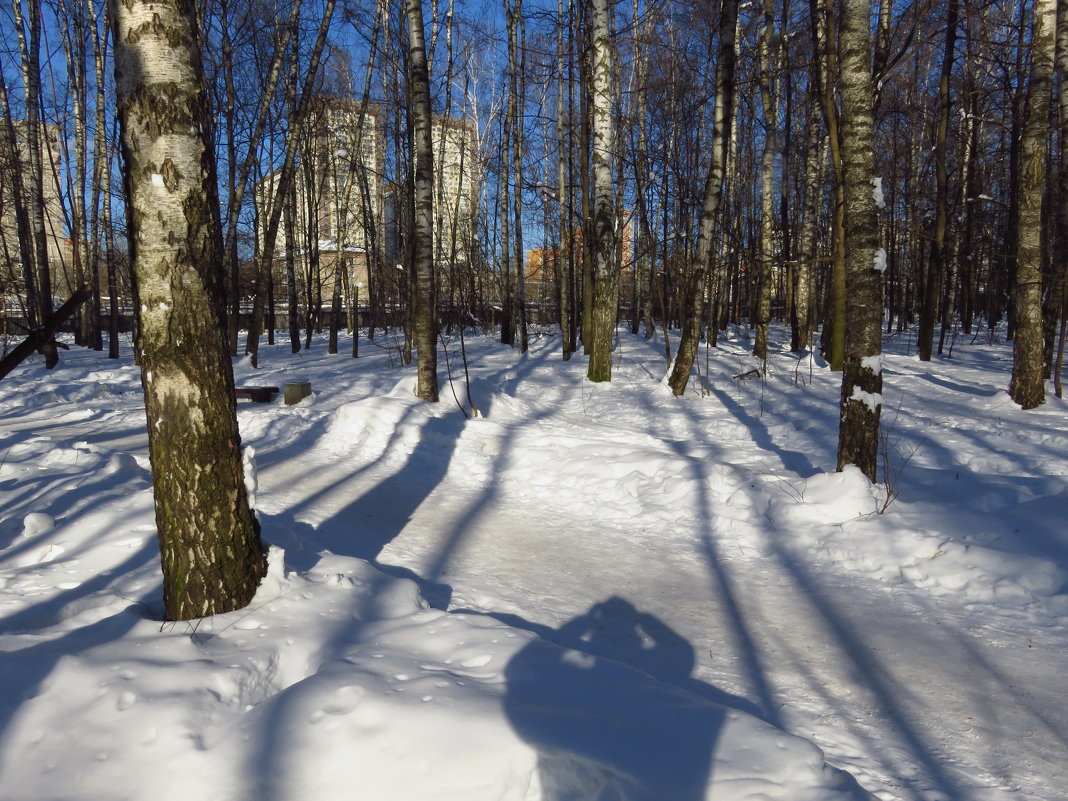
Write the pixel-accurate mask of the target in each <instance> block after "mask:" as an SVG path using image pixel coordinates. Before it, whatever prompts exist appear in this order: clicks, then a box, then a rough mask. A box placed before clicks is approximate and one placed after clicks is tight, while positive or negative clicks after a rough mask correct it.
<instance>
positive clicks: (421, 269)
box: [406, 0, 438, 403]
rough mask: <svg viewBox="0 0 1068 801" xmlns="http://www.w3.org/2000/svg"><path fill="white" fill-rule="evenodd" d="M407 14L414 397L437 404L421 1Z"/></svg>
mask: <svg viewBox="0 0 1068 801" xmlns="http://www.w3.org/2000/svg"><path fill="white" fill-rule="evenodd" d="M406 11H407V15H408V58H409V61H408V66H409V70H410V72H409V86H408V98H409V104H410V113H411V119H412V143H411V149H412V164H413V171H414V173H415V181H414V205H415V215H414V217H413V219H412V276H413V277H414V279H415V292H414V293H413V300H414V308H413V314H414V328H415V332H414V333H415V343H414V344H415V347H416V348H417V353H416V360H417V363H416V373H417V376H418V380H417V386H416V390H415V394H416V395H418V396H419V397H420V398H422V399H423V400H425V401H430V402H431V403H436V402H437V400H438V372H437V370H438V350H437V338H438V327H437V315H436V300H435V294H436V293H435V291H434V149H433V139H432V133H431V106H430V70H429V67H428V65H427V56H426V42H425V41H424V38H423V5H422V2H421V0H406Z"/></svg>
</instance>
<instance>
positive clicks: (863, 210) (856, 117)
mask: <svg viewBox="0 0 1068 801" xmlns="http://www.w3.org/2000/svg"><path fill="white" fill-rule="evenodd" d="M871 5H872V4H871V0H845V2H843V4H842V28H841V34H840V39H839V52H840V56H839V63H840V65H841V77H840V81H841V83H840V86H841V109H842V111H841V121H842V169H843V176H842V177H843V184H844V187H843V189H844V196H845V257H846V287H847V292H846V329H845V343H844V344H845V354H844V358H843V363H842V396H841V410H840V418H839V427H838V469H839V470H841V469H842V468H843V467H845V466H846V465H847V464H854V465H856V466H857V467H859V468H860V469H861V470H862V471H863V472H864V474H865V475H866V476H867V477H868V479H869V480H871V481H872V482H874V481H875V480H876V467H877V464H878V454H879V417H880V414H881V411H882V389H883V375H882V360H881V353H882V325H881V321H882V310H883V292H882V273H883V271H884V270H885V269H886V252H885V251H884V250H882V249H881V248H879V247H878V242H879V223H878V218H877V213H876V207H877V204H879V203H881V202H882V194H881V193H882V190H881V188H880V185H879V184H878V183H877V182H875V181H874V180H873V178H874V155H873V151H872V148H873V128H874V119H873V118H874V109H875V95H874V82H873V81H872V74H871V52H872V51H871V28H870V19H871Z"/></svg>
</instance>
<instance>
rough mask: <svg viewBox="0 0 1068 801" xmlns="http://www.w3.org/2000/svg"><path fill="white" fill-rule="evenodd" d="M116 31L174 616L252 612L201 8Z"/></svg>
mask: <svg viewBox="0 0 1068 801" xmlns="http://www.w3.org/2000/svg"><path fill="white" fill-rule="evenodd" d="M112 21H113V25H114V29H115V81H116V86H117V90H118V104H119V109H118V110H119V119H120V121H121V123H122V150H123V157H124V170H125V171H124V175H125V180H126V193H127V209H128V212H127V213H128V220H129V229H130V243H131V256H132V262H133V269H134V274H135V280H136V284H137V289H138V294H139V298H140V303H141V306H140V309H139V322H140V332H141V333H140V338H139V345H140V348H141V368H142V385H143V387H144V393H145V411H146V413H147V417H148V438H149V455H150V458H151V462H152V478H153V485H154V496H155V505H156V525H157V534H158V538H159V544H160V557H161V562H162V567H163V595H164V604H165V615H166V617H167V619H168V620H187V619H190V618H197V617H204V616H207V615H214V614H219V613H222V612H228V611H231V610H233V609H239V608H241V607H243V606H245V605H247V604H248V603H249V601H250V600H251V599H252V596H253V594H254V593H255V591H256V588H257V586H258V585H259V581H260V579H261V578H262V576H263V575H264V573H265V571H266V559H265V556H264V552H263V548H262V544H261V542H260V537H259V524H258V523H257V521H256V518H255V515H254V514H253V512H252V509H251V507H250V505H249V502H248V496H247V490H246V487H245V482H244V477H243V470H242V463H241V437H240V435H239V433H238V428H237V414H236V407H235V401H234V394H233V388H234V379H233V371H232V367H231V364H230V358H229V343H228V340H227V336H226V330H225V327H224V321H223V300H222V297H223V296H222V291H221V289H222V288H221V286H220V283H219V282H220V280H221V277H222V275H223V270H222V255H223V254H222V249H221V225H220V220H219V202H218V197H217V194H216V191H217V190H216V181H215V168H214V161H213V158H212V154H211V151H210V149H209V148H208V143H209V142H210V141H211V136H210V132H209V129H208V126H209V125H210V117H209V107H208V98H207V93H206V89H205V82H204V78H203V71H202V67H201V63H200V54H199V48H198V44H197V42H198V32H197V25H196V10H195V8H194V7H193V5H192V3H185V2H182V3H180V2H178V1H177V0H154V2H144V0H121V2H115V3H114V4H113V5H112Z"/></svg>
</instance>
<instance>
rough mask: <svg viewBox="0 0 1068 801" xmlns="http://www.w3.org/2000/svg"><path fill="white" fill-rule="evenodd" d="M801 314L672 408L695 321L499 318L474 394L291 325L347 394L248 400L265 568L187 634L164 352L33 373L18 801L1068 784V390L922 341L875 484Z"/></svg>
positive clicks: (18, 518)
mask: <svg viewBox="0 0 1068 801" xmlns="http://www.w3.org/2000/svg"><path fill="white" fill-rule="evenodd" d="M773 335H774V336H775V337H777V340H776V341H775V342H773V345H772V348H771V349H770V350H771V355H770V357H769V360H768V372H767V375H766V378H765V379H764V380H762V381H760V382H744V381H736V380H733V379H732V378H731V377H732V376H735V375H739V374H742V373H744V372H746V371H747V370H748V369H751V368H752V367H754V366H757V362H755V361H754V360H753V359H752V357H751V356H750V355H749V354H748V345H747V343H748V339H747V337H745V336H744V332H740V331H735V332H732V335H731V336H724V337H723V338H722V339H721V340H720V347H719V348H717V349H714V350H713V351H712V352H711V354H710V359H709V369H710V375H708V376H705V377H703V379H702V380H707V384H704V386H705V387H706V391H705V392H704V393H702V392H700V391H697V390H698V389H699V387H698V386H697V385H696V382H695V383H694V386H693V387H692V388H691V390H689V391H688V392H687V394H686V395H685V396H683V397H682V398H675V397H674V396H673V395H672V394H671V393H670V392H669V391H666V390H664V389H663V388H662V386H661V379H662V378H663V375H664V372H665V369H666V368H665V364H664V361H663V343H662V341H660V340H659V339H654V340H653V341H651V342H646V341H644V340H643V339H641V338H639V337H633V336H631V335H629V334H627V333H625V332H622V331H621V332H620V334H619V344H618V346H617V351H616V354H615V365H614V368H613V381H612V383H611V384H591V383H589V382H587V381H586V380H585V379H584V374H585V364H584V361H585V360H584V359H583V358H581V356H578V355H576V356H575V357H574V358H572V359H571V361H569V362H563V361H561V360H560V358H559V340H558V339H557V338H554V337H551V336H542V337H534V338H533V339H532V347H531V351H530V352H529V353H528V354H526V355H525V356H521V355H519V354H518V353H517V352H516V351H514V350H511V349H508V348H505V347H502V346H501V345H499V344H497V343H494V342H492V341H490V340H487V339H483V338H480V337H478V336H475V335H474V334H471V335H469V337H468V339H467V342H466V346H467V351H468V359H469V362H470V364H471V376H470V378H471V392H472V395H473V397H474V400H475V403H476V405H477V406H478V407H479V409H480V410H481V412H482V414H483V415H484V417H478V418H471V419H468V418H465V416H464V415H463V414H462V413H461V412H460V410H459V409H458V407H457V406H456V404H455V403H453V402H452V401H451V398H452V393H451V391H450V390H449V389H448V387H447V386H443V391H442V398H443V399H448V400H443V401H442V402H441V403H440V404H437V405H429V404H424V403H421V402H420V401H418V400H417V399H416V398H415V397H414V396H413V394H412V387H413V386H414V368H403V369H402V368H399V367H396V366H394V365H395V362H396V359H395V353H393V352H391V350H390V342H391V341H390V340H389V339H388V338H385V337H383V338H382V339H381V340H380V341H379V343H378V344H379V345H382V346H383V347H372V346H369V345H368V346H367V347H362V345H363V344H364V343H361V349H360V350H361V354H364V355H361V357H360V358H359V359H356V360H354V359H352V358H351V357H348V356H345V355H333V356H331V355H328V354H326V352H325V350H326V348H325V342H324V341H323V340H322V339H316V340H315V341H314V343H313V348H312V350H310V351H305V352H303V353H301V354H297V355H292V354H290V353H289V347H288V344H280V345H278V346H274V347H269V346H261V349H260V364H261V368H260V369H259V370H254V369H253V368H252V367H251V365H250V364H249V362H248V360H247V359H240V360H236V361H235V370H236V372H237V374H238V383H239V384H244V385H247V384H274V385H281V384H282V383H284V382H286V381H288V380H295V379H296V378H298V377H299V378H301V379H308V380H311V382H312V389H313V395H312V397H310V398H306V399H305V400H303V401H302V402H301V403H299V404H296V405H293V406H286V405H285V404H284V402H283V400H282V399H281V398H278V399H276V400H275V401H274V402H272V403H270V404H257V403H251V402H246V401H241V402H240V403H239V406H238V416H239V421H240V424H241V431H242V437H243V446H244V449H243V453H244V460H245V464H246V466H247V467H250V466H253V465H254V470H249V474H250V475H249V477H248V485H247V486H248V488H249V490H250V493H254V495H255V504H256V508H257V515H258V517H259V519H260V521H261V524H262V527H263V534H264V537H265V539H266V540H267V541H268V542H269V543H270V545H271V548H270V553H269V572H268V576H267V577H266V579H265V580H264V582H263V584H262V586H261V587H260V589H259V592H258V593H257V595H256V597H255V599H254V601H253V603H252V604H251V605H250V606H249V607H248V608H246V609H243V610H240V611H237V612H233V613H230V614H226V615H220V616H217V617H214V618H210V619H206V620H202V621H196V622H190V623H167V624H163V623H161V622H160V615H161V607H162V599H161V586H160V575H159V554H158V548H157V545H156V542H155V523H154V513H153V506H152V497H151V476H150V473H149V471H148V466H149V465H148V455H147V442H146V435H145V421H144V406H143V399H142V395H141V386H140V379H139V375H138V372H137V370H136V368H134V367H133V366H132V365H131V363H130V361H131V360H130V358H129V356H130V353H129V351H130V347H129V343H126V344H125V347H124V358H123V359H121V360H119V361H109V360H107V359H106V358H105V357H104V356H103V355H102V354H100V353H93V352H89V351H84V350H82V349H80V348H72V349H71V350H70V351H68V352H64V354H63V361H62V363H61V365H60V367H59V368H58V369H56V370H54V371H46V370H45V369H44V368H43V365H42V364H41V363H40V362H33V363H29V362H27V363H25V364H24V365H23V366H22V367H20V368H18V369H17V370H16V371H15V372H14V373H12V374H11V375H10V376H9V377H8V378H7V379H6V380H5V381H4V390H5V391H4V393H3V394H2V395H0V651H2V652H3V662H2V664H3V676H4V681H3V682H0V799H4V801H7V800H8V799H11V800H12V801H14V800H15V799H17V800H18V801H45V800H46V799H64V801H122V799H136V800H138V801H141V800H143V799H146V798H152V799H154V801H171V799H174V800H175V801H178V799H182V800H183V801H184V800H185V799H189V798H209V799H220V800H224V801H225V800H228V799H257V801H259V800H260V799H264V800H266V801H303V799H309V800H311V799H314V801H332V800H333V799H349V798H352V797H359V798H365V799H372V800H377V799H383V800H384V801H424V800H426V801H433V800H434V799H442V800H443V801H512V800H513V799H514V800H515V801H534V799H551V800H552V801H564V800H565V799H568V800H570V799H583V800H588V801H594V800H595V799H596V800H597V801H606V800H607V799H620V800H625V801H698V800H699V799H716V801H743V800H744V801H861V799H879V800H880V801H944V800H945V799H951V801H1010V799H1011V801H1053V799H1056V798H1059V797H1061V795H1062V789H1063V787H1064V786H1065V783H1066V781H1068V760H1066V759H1065V758H1064V757H1065V753H1066V748H1068V706H1066V705H1065V704H1064V703H1063V694H1064V679H1063V674H1064V665H1065V659H1066V656H1068V625H1066V623H1068V593H1066V591H1068V534H1066V529H1065V527H1064V523H1063V521H1064V520H1065V518H1066V512H1068V462H1066V461H1065V458H1064V453H1065V447H1066V445H1068V422H1066V420H1068V415H1066V411H1068V409H1066V404H1065V403H1064V402H1063V401H1061V400H1058V399H1056V398H1053V397H1052V396H1051V397H1050V398H1049V399H1048V400H1047V403H1046V404H1044V405H1043V406H1042V407H1040V408H1038V409H1036V410H1031V411H1028V412H1023V411H1021V410H1020V409H1019V408H1018V407H1016V406H1015V405H1014V404H1013V403H1012V402H1011V400H1010V399H1009V398H1008V396H1007V394H1006V392H1005V387H1006V386H1007V385H1008V380H1009V375H1010V372H1011V364H1012V362H1011V347H1010V346H1008V345H1005V344H997V345H992V346H991V345H984V344H977V343H972V342H971V340H962V341H961V342H958V343H957V344H956V346H955V348H954V351H953V358H952V359H940V360H936V361H933V362H928V363H923V362H920V361H918V359H916V357H915V356H914V355H912V354H911V353H910V349H909V344H908V342H906V341H904V340H895V339H890V340H887V341H886V342H885V343H884V355H883V357H882V360H881V367H882V370H883V373H884V377H885V389H884V391H885V392H889V393H893V394H892V395H891V396H890V397H894V398H895V400H896V397H897V396H898V394H900V397H901V400H900V403H899V404H898V405H897V409H896V416H895V419H894V420H893V421H892V423H891V422H887V421H884V433H885V439H886V444H887V447H888V460H887V463H886V465H887V467H888V470H887V473H888V475H886V476H881V477H880V483H879V484H876V485H872V484H870V483H869V482H868V481H867V479H866V478H865V477H864V476H863V474H861V473H860V471H859V470H857V469H856V468H853V467H847V468H846V469H845V470H844V471H842V472H840V473H837V472H834V465H835V447H836V442H837V420H838V398H839V393H840V380H841V379H840V376H839V375H837V374H834V373H831V372H830V371H829V370H827V369H826V368H824V367H821V366H819V365H820V363H819V362H818V360H814V359H810V358H807V357H803V358H802V360H801V361H798V357H797V356H795V355H791V354H789V353H788V352H786V350H785V348H784V347H783V345H782V343H783V341H785V340H787V339H788V337H787V336H786V334H785V333H784V332H782V331H773ZM456 345H458V343H456V342H455V341H452V342H450V343H449V347H450V349H453V348H454V347H456ZM340 350H341V352H342V354H345V353H347V352H349V351H348V350H347V348H346V347H345V346H344V345H342V346H341V347H340ZM455 371H456V365H455V364H454V375H455ZM456 377H457V378H458V379H459V381H458V383H457V385H456V387H455V388H456V392H457V395H458V396H459V397H460V398H461V400H463V399H465V392H464V386H463V381H462V378H460V376H458V375H457V376H456ZM445 379H446V374H445V372H444V370H443V371H442V380H443V381H445ZM880 511H882V513H880ZM861 788H863V789H861Z"/></svg>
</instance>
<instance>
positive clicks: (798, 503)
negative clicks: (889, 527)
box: [769, 464, 878, 528]
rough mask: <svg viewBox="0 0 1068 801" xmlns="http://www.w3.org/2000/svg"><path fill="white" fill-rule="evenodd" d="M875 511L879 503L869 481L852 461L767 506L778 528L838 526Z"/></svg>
mask: <svg viewBox="0 0 1068 801" xmlns="http://www.w3.org/2000/svg"><path fill="white" fill-rule="evenodd" d="M876 511H878V503H877V499H876V495H875V491H874V487H873V485H872V483H871V482H870V481H868V478H867V476H865V475H864V473H862V472H861V471H860V469H859V468H858V467H856V466H855V465H851V464H850V465H846V466H845V467H844V468H843V469H842V471H841V472H838V473H821V474H819V475H815V476H812V477H811V478H809V479H808V480H807V481H805V482H804V484H802V485H801V487H800V488H799V489H797V490H796V492H795V493H794V495H793V497H790V496H789V494H787V495H786V496H779V497H775V498H773V499H772V501H771V504H770V508H769V512H770V513H771V515H772V518H773V519H774V520H775V521H776V522H777V523H778V524H779V526H780V527H781V528H791V527H795V526H803V525H811V524H823V525H837V524H841V523H845V522H846V521H848V520H855V519H856V518H858V517H864V516H865V515H870V514H874V513H875V512H876Z"/></svg>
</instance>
